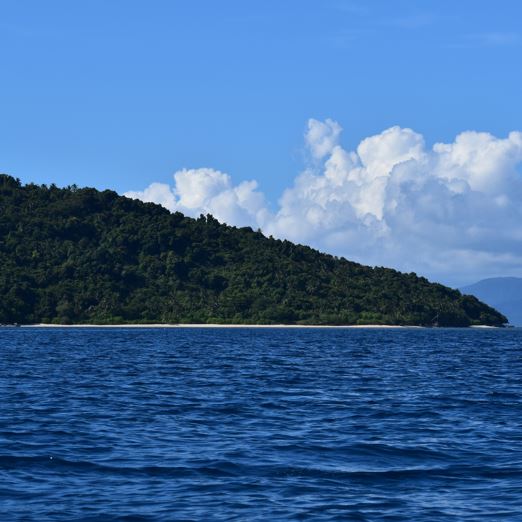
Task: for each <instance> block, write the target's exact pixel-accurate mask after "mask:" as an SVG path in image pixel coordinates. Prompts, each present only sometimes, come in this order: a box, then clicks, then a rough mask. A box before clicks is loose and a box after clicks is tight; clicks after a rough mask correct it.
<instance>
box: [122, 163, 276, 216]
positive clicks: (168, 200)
mask: <svg viewBox="0 0 522 522" xmlns="http://www.w3.org/2000/svg"><path fill="white" fill-rule="evenodd" d="M256 189H257V182H256V181H243V182H242V183H240V184H239V185H236V186H233V184H232V180H231V179H230V176H229V175H228V174H225V173H223V172H220V171H219V170H214V169H209V168H200V169H183V170H179V171H178V172H176V173H175V174H174V186H173V187H170V186H169V185H167V184H164V183H152V184H151V185H150V186H149V187H147V188H146V189H145V190H143V191H129V192H126V193H125V196H127V197H129V198H134V199H141V200H142V201H145V202H152V203H159V204H160V205H163V206H164V207H166V208H168V209H169V210H171V211H173V212H175V211H178V212H182V213H183V214H186V215H187V216H191V217H198V216H199V215H200V214H205V215H206V214H212V215H213V216H214V217H215V218H216V219H218V220H219V221H222V222H225V223H229V224H233V225H238V226H247V225H252V224H259V225H261V224H263V223H264V222H265V220H266V217H267V214H268V212H267V210H266V208H265V198H264V196H263V194H262V193H260V192H258V191H257V190H256Z"/></svg>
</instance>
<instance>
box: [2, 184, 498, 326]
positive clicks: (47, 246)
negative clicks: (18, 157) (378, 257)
mask: <svg viewBox="0 0 522 522" xmlns="http://www.w3.org/2000/svg"><path fill="white" fill-rule="evenodd" d="M0 263H1V264H0V266H1V271H0V296H1V299H0V323H2V324H15V323H18V324H37V323H45V324H105V325H111V324H129V325H138V324H223V325H226V324H236V325H237V324H239V325H241V324H257V325H271V324H288V325H370V324H371V325H404V326H458V327H465V326H473V325H487V326H502V325H503V324H505V323H506V322H507V319H506V317H504V316H503V315H502V314H501V313H499V312H498V311H496V310H495V309H494V308H492V307H490V306H488V305H486V304H484V303H482V302H481V301H479V300H478V299H477V298H475V297H473V296H470V295H463V294H461V292H459V291H458V290H454V289H451V288H448V287H446V286H443V285H441V284H438V283H432V282H429V281H428V280H427V279H426V278H424V277H419V276H417V275H416V274H415V273H409V274H405V273H401V272H398V271H396V270H393V269H389V268H384V267H369V266H364V265H361V264H358V263H355V262H352V261H349V260H347V259H344V258H339V257H335V256H332V255H328V254H325V253H321V252H319V251H317V250H314V249H313V248H310V247H308V246H303V245H296V244H294V243H291V242H290V241H285V240H279V239H274V238H272V237H265V236H264V235H263V233H262V232H261V231H259V230H258V231H255V230H252V229H251V228H249V227H244V228H238V227H233V226H228V225H225V224H222V223H220V222H218V221H217V220H216V219H215V218H213V217H212V216H210V215H206V216H204V215H202V216H200V217H199V218H198V219H192V218H189V217H186V216H184V215H183V214H181V213H179V212H176V213H171V212H169V211H168V210H167V209H165V208H163V207H162V206H160V205H156V204H153V203H143V202H141V201H138V200H132V199H129V198H126V197H123V196H119V195H118V194H117V193H116V192H113V191H110V190H105V191H98V190H96V189H94V188H78V187H76V186H69V187H66V188H58V187H56V186H54V185H51V186H46V185H36V184H26V185H23V184H22V183H21V182H20V181H19V180H18V179H15V178H13V177H11V176H8V175H5V174H3V175H0Z"/></svg>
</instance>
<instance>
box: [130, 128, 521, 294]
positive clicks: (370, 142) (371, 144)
mask: <svg viewBox="0 0 522 522" xmlns="http://www.w3.org/2000/svg"><path fill="white" fill-rule="evenodd" d="M341 130H342V129H341V127H340V125H339V124H338V123H336V122H334V121H332V120H326V121H324V122H320V121H317V120H310V121H309V123H308V129H307V133H306V135H305V143H306V145H307V147H308V149H309V152H310V154H311V157H312V159H313V162H312V163H311V165H310V166H309V167H308V168H307V169H306V170H305V171H304V172H302V173H301V174H300V175H299V176H297V178H296V179H295V181H294V184H293V186H292V187H290V188H288V189H287V190H285V191H284V193H283V195H282V197H281V198H280V201H279V207H278V209H277V212H276V213H274V214H271V213H270V212H269V211H268V210H267V206H266V203H265V199H264V197H263V195H262V194H261V193H260V192H258V191H257V184H256V182H255V181H248V182H242V183H240V184H239V185H233V183H232V181H231V179H230V177H229V176H228V175H227V174H224V173H222V172H219V171H216V170H213V169H193V170H182V171H179V172H177V173H176V174H175V175H174V180H175V184H174V187H172V188H171V187H169V186H168V185H164V184H159V183H154V184H152V185H151V186H149V187H148V188H147V189H145V190H144V191H143V192H132V193H131V192H129V193H127V194H126V195H128V196H130V197H137V198H139V199H142V200H145V201H155V202H157V203H160V204H162V205H164V206H166V207H167V208H169V209H170V210H180V211H182V212H184V213H186V214H188V215H191V216H197V215H199V214H200V213H211V214H213V215H214V216H215V217H216V218H217V219H219V220H221V221H224V222H227V223H229V224H233V225H240V226H243V225H246V224H248V225H251V226H253V227H261V228H262V229H263V231H264V232H265V233H266V234H272V235H274V236H276V237H280V238H288V239H290V240H293V241H297V242H300V243H307V244H311V245H313V246H315V247H317V248H319V249H321V250H324V251H327V252H331V253H334V254H337V255H343V256H346V257H347V258H349V259H354V260H357V261H360V262H362V263H366V264H372V265H383V266H392V267H395V268H398V269H401V270H404V271H416V272H418V273H420V274H422V275H427V276H428V277H430V278H432V279H438V280H441V281H444V282H447V283H450V284H462V283H467V282H472V281H473V280H475V279H479V278H482V277H486V276H493V275H522V205H521V203H522V177H521V171H520V167H521V164H522V133H520V132H512V133H510V134H509V136H508V137H507V138H503V139H501V138H496V137H494V136H492V135H491V134H487V133H479V132H474V131H468V132H463V133H461V134H459V135H458V136H457V137H456V139H455V141H454V142H453V143H446V144H444V143H437V144H435V145H434V146H433V147H431V148H429V147H427V146H426V144H425V142H424V139H423V137H422V136H421V135H420V134H418V133H416V132H414V131H413V130H411V129H403V128H400V127H392V128H390V129H387V130H385V131H383V132H382V133H380V134H377V135H375V136H371V137H368V138H366V139H364V140H363V141H362V142H361V143H360V144H359V146H358V147H357V149H356V151H348V150H346V149H344V148H343V147H342V146H341V145H340V134H341Z"/></svg>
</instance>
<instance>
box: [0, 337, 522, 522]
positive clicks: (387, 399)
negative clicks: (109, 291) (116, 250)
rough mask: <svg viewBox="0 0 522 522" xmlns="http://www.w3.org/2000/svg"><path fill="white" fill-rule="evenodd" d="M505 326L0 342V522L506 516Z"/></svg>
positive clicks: (517, 381) (520, 452) (514, 387)
mask: <svg viewBox="0 0 522 522" xmlns="http://www.w3.org/2000/svg"><path fill="white" fill-rule="evenodd" d="M521 423H522V330H521V329H488V330H475V329H394V330H390V329H368V330H367V329H353V330H351V329H304V328H303V329H286V330H285V329H276V328H274V329H271V328H270V329H262V330H261V329H249V328H241V329H198V328H193V329H125V328H121V329H120V328H117V329H96V328H94V329H67V328H63V329H62V328H59V329H39V328H31V329H29V328H3V329H0V520H1V521H3V522H9V521H11V520H13V521H15V520H16V521H18V520H20V521H33V520H34V521H38V522H41V521H50V520H53V521H54V520H56V521H77V520H81V521H90V522H93V521H103V522H106V521H170V520H183V521H190V520H198V521H199V520H202V521H221V520H223V521H224V520H227V521H228V520H240V521H250V520H253V521H267V520H268V521H279V520H281V521H283V520H314V521H315V520H318V521H330V520H354V521H393V520H397V521H405V520H408V521H409V520H411V521H415V522H422V521H430V522H433V521H439V520H440V521H450V520H451V521H455V520H458V521H466V520H470V521H471V520H473V521H477V520H488V521H491V520H502V521H506V520H519V521H520V520H522V427H521Z"/></svg>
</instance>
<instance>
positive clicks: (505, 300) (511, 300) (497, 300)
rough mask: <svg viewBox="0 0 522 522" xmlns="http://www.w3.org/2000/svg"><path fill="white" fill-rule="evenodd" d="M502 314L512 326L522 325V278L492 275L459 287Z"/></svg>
mask: <svg viewBox="0 0 522 522" xmlns="http://www.w3.org/2000/svg"><path fill="white" fill-rule="evenodd" d="M461 292H463V293H466V294H471V295H474V296H475V297H477V298H478V299H481V300H482V301H484V302H485V303H488V304H489V305H490V306H494V307H495V308H496V309H497V310H499V311H500V312H501V313H502V314H504V315H505V316H506V317H507V318H508V319H509V322H510V323H511V324H512V325H514V326H522V278H520V277H492V278H490V279H483V280H482V281H479V282H478V283H475V284H473V285H469V286H466V287H464V288H461Z"/></svg>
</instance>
